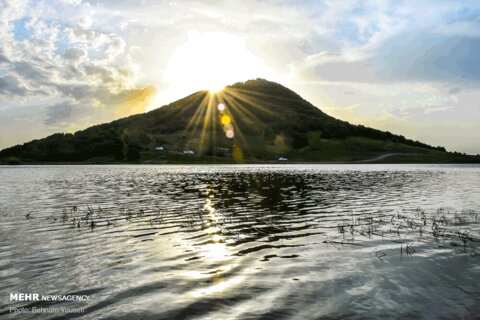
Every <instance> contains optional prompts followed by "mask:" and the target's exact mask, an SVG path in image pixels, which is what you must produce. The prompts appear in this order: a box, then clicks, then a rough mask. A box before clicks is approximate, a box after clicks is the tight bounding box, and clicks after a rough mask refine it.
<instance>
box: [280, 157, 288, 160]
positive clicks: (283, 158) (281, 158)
mask: <svg viewBox="0 0 480 320" xmlns="http://www.w3.org/2000/svg"><path fill="white" fill-rule="evenodd" d="M278 161H288V159H287V158H285V157H280V158H278Z"/></svg>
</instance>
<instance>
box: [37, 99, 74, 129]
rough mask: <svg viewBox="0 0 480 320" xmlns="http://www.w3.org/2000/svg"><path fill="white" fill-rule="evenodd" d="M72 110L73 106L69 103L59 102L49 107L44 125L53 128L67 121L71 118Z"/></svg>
mask: <svg viewBox="0 0 480 320" xmlns="http://www.w3.org/2000/svg"><path fill="white" fill-rule="evenodd" d="M73 109H74V106H73V104H72V103H70V102H61V103H57V104H55V105H53V106H51V107H49V108H48V109H47V115H46V116H47V117H46V118H45V120H44V124H46V125H49V126H53V125H57V124H58V123H59V122H62V121H65V120H67V119H68V118H69V117H70V116H71V114H72V111H73Z"/></svg>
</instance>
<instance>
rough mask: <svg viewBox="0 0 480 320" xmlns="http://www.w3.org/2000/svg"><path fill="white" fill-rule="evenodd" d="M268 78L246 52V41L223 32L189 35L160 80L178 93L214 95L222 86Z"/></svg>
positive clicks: (259, 60)
mask: <svg viewBox="0 0 480 320" xmlns="http://www.w3.org/2000/svg"><path fill="white" fill-rule="evenodd" d="M270 74H271V72H269V70H268V68H267V66H266V65H265V64H264V63H263V62H262V60H261V59H259V58H258V57H256V56H255V55H254V54H252V53H251V52H250V51H249V50H248V48H247V44H246V39H244V38H242V37H239V36H235V35H232V34H227V33H223V32H207V33H198V32H191V33H189V35H188V40H187V41H186V42H184V43H183V44H181V45H180V46H178V47H177V48H176V50H174V52H173V53H172V55H171V56H170V58H169V59H168V62H167V66H166V69H165V73H164V76H165V80H166V81H167V83H169V84H170V86H172V87H173V88H176V90H178V91H182V92H189V93H191V92H192V91H195V90H209V91H210V92H212V93H214V92H218V91H220V90H222V89H223V88H224V87H225V86H226V85H229V84H233V83H235V82H238V81H245V80H248V79H252V78H258V77H269V76H270Z"/></svg>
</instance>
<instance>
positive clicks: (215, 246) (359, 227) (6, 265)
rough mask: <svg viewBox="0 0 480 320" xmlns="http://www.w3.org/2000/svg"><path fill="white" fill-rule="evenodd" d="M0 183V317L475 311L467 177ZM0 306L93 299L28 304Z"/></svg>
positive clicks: (37, 174) (260, 171)
mask: <svg viewBox="0 0 480 320" xmlns="http://www.w3.org/2000/svg"><path fill="white" fill-rule="evenodd" d="M0 181H2V183H1V184H0V230H1V232H0V248H1V250H0V281H1V283H2V288H1V289H0V301H1V304H0V316H10V315H9V312H8V308H9V307H11V306H15V307H19V306H27V307H31V306H36V305H42V306H68V307H79V306H83V307H85V308H86V309H85V312H86V314H85V315H86V316H87V317H92V318H97V317H114V318H118V317H124V318H126V319H128V318H136V317H141V318H152V319H159V318H165V319H167V318H178V319H182V318H201V317H207V318H220V319H224V318H261V317H265V318H272V319H278V318H315V319H316V318H322V317H330V318H338V317H340V318H349V317H351V318H364V317H372V316H376V317H386V316H388V315H391V314H394V313H393V312H395V314H398V315H399V316H400V317H412V316H414V317H423V318H436V317H452V316H454V315H456V316H460V317H465V318H473V317H475V316H474V315H476V314H477V311H478V310H477V311H476V309H475V308H478V305H479V303H480V302H479V300H478V297H479V296H480V288H479V285H478V283H477V282H476V281H472V279H476V278H478V276H479V272H480V271H479V269H478V263H479V255H480V251H479V247H478V246H479V244H480V242H479V237H480V235H479V233H480V228H479V223H480V216H479V208H480V198H479V197H478V195H479V194H480V193H479V191H480V183H479V182H480V168H479V167H475V166H461V167H448V166H396V167H392V166H373V165H357V166H346V165H345V166H339V165H337V166H316V165H310V166H98V167H97V166H84V167H83V166H72V167H69V166H55V167H15V168H13V167H0ZM27 215H28V219H26V217H27ZM459 271H461V272H459ZM445 288H449V290H448V292H446V291H445V290H446V289H445ZM10 292H39V293H44V294H72V293H78V292H85V293H86V294H92V297H93V298H92V300H91V301H88V302H75V303H73V302H70V303H66V302H63V303H60V302H56V303H53V302H52V303H45V302H42V303H40V304H39V303H37V304H35V303H30V304H29V303H28V302H23V303H21V302H14V301H9V300H8V297H9V293H10ZM399 304H401V305H402V308H399V307H398V306H399ZM20 316H21V317H24V318H30V317H32V318H33V316H32V315H29V314H22V315H20ZM36 316H37V317H38V315H36ZM44 317H45V318H48V315H44Z"/></svg>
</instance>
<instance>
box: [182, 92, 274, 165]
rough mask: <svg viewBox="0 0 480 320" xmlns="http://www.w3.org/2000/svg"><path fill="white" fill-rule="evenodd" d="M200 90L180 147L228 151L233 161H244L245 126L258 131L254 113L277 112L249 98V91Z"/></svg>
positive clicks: (209, 152)
mask: <svg viewBox="0 0 480 320" xmlns="http://www.w3.org/2000/svg"><path fill="white" fill-rule="evenodd" d="M202 94H203V97H202V98H201V99H200V102H199V103H198V105H197V106H196V107H195V112H194V114H193V116H192V117H191V118H190V120H189V122H188V125H187V127H186V128H185V129H184V131H183V133H182V136H184V137H186V139H185V141H184V146H183V147H184V148H188V149H196V150H195V151H196V152H197V153H198V154H200V155H207V156H217V155H219V154H222V156H225V154H227V155H228V156H230V157H231V158H233V159H234V160H235V162H237V163H243V162H244V155H245V154H248V153H249V148H250V146H249V142H248V139H247V137H246V134H245V133H244V132H243V130H244V129H245V127H248V128H255V129H257V130H259V131H261V128H260V127H259V125H260V123H261V119H259V118H258V117H257V116H256V114H265V115H269V116H274V117H276V116H277V115H275V114H274V113H273V112H272V111H271V110H269V108H268V106H265V105H264V103H259V102H258V101H257V100H256V99H255V98H254V97H253V98H252V95H251V94H250V92H249V91H245V90H238V89H237V88H234V87H224V88H223V89H222V90H220V91H217V92H215V93H212V92H210V91H204V92H203V93H202ZM265 98H267V97H265ZM262 101H263V100H262Z"/></svg>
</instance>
